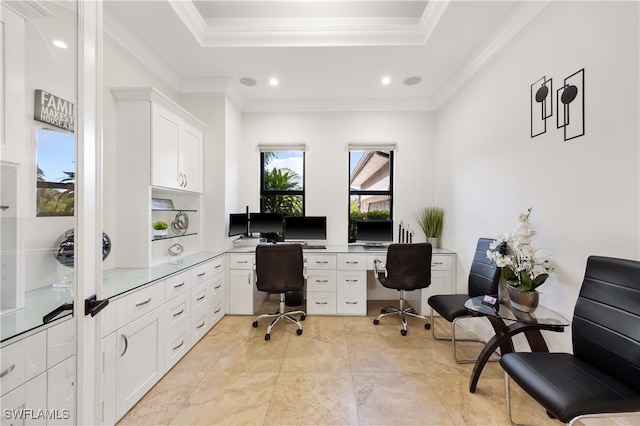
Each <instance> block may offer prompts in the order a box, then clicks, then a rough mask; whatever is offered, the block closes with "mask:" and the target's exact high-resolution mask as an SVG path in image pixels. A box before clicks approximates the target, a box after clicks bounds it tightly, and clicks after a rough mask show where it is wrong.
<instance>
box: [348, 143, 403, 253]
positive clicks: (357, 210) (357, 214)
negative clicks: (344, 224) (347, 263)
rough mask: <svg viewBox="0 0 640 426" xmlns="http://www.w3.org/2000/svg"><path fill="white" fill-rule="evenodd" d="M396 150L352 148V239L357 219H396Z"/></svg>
mask: <svg viewBox="0 0 640 426" xmlns="http://www.w3.org/2000/svg"><path fill="white" fill-rule="evenodd" d="M392 214H393V150H392V149H387V150H382V149H381V150H374V149H371V150H369V149H367V150H356V149H353V148H350V150H349V242H350V243H352V242H354V241H355V221H356V220H367V219H371V220H383V219H393V216H392Z"/></svg>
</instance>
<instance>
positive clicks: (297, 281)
mask: <svg viewBox="0 0 640 426" xmlns="http://www.w3.org/2000/svg"><path fill="white" fill-rule="evenodd" d="M304 279H305V267H304V258H303V256H302V246H301V245H300V244H283V245H259V246H257V247H256V286H257V288H258V290H260V291H264V292H267V293H278V294H280V307H279V309H278V312H276V313H274V314H262V315H259V316H258V317H257V318H256V320H255V321H254V322H253V326H254V327H257V326H258V321H260V320H261V319H263V318H273V320H272V321H271V324H269V327H267V333H266V334H265V335H264V339H265V340H269V339H271V329H272V328H273V327H274V326H275V325H276V324H277V323H278V321H280V320H281V319H282V318H284V319H286V320H288V321H291V322H292V323H294V324H296V325H297V326H298V330H296V333H297V334H298V335H301V334H302V323H301V322H300V321H304V320H305V318H306V317H307V314H306V313H305V312H304V311H289V312H285V305H286V306H299V305H301V304H302V288H303V287H304ZM298 314H300V315H301V316H300V321H298V320H297V319H296V318H294V317H293V316H292V315H298Z"/></svg>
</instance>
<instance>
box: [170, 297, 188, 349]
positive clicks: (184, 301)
mask: <svg viewBox="0 0 640 426" xmlns="http://www.w3.org/2000/svg"><path fill="white" fill-rule="evenodd" d="M165 312H166V313H165V318H166V319H167V337H168V339H172V338H174V336H176V335H178V334H180V332H182V331H186V330H187V329H188V328H189V318H190V315H189V295H187V294H183V295H181V296H179V297H176V298H175V299H174V300H172V301H170V302H168V303H166V304H165Z"/></svg>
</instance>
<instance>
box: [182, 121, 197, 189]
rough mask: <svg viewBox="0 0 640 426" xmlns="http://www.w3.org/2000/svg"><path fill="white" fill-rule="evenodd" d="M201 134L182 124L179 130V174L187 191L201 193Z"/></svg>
mask: <svg viewBox="0 0 640 426" xmlns="http://www.w3.org/2000/svg"><path fill="white" fill-rule="evenodd" d="M202 140H203V136H202V132H200V131H198V130H196V129H195V128H193V127H191V126H189V125H188V124H186V123H182V128H181V129H180V152H179V172H180V173H181V174H182V178H183V180H184V182H183V185H182V187H183V188H184V189H186V190H188V191H193V192H202Z"/></svg>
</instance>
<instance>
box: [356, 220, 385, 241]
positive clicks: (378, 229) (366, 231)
mask: <svg viewBox="0 0 640 426" xmlns="http://www.w3.org/2000/svg"><path fill="white" fill-rule="evenodd" d="M356 240H357V241H393V221H392V220H358V221H356Z"/></svg>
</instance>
